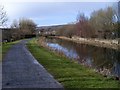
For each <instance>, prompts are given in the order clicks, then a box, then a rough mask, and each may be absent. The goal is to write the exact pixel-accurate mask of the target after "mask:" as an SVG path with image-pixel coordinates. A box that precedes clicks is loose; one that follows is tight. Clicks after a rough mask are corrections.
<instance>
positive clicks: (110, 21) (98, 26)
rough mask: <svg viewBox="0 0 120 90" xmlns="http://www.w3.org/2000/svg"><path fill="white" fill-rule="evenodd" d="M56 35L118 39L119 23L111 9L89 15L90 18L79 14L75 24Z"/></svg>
mask: <svg viewBox="0 0 120 90" xmlns="http://www.w3.org/2000/svg"><path fill="white" fill-rule="evenodd" d="M57 35H63V36H67V37H70V38H71V37H72V36H74V35H75V36H79V37H83V38H103V39H114V38H119V37H120V22H119V21H118V16H117V14H116V11H115V10H114V9H113V8H112V7H108V8H106V9H100V10H98V11H94V12H92V13H91V16H90V18H88V17H86V16H85V15H84V14H83V13H79V15H78V16H77V20H76V23H74V24H68V25H65V26H63V27H62V28H59V30H57Z"/></svg>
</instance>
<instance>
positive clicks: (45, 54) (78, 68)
mask: <svg viewBox="0 0 120 90" xmlns="http://www.w3.org/2000/svg"><path fill="white" fill-rule="evenodd" d="M27 46H28V48H29V50H30V51H31V52H32V54H33V56H34V57H35V58H36V59H37V60H38V61H39V62H40V63H41V64H42V65H43V66H44V67H45V68H46V69H47V71H48V72H49V73H51V74H52V75H53V76H54V78H55V79H56V80H58V81H59V82H60V83H61V84H62V85H63V86H64V87H65V88H120V81H116V80H113V79H112V78H106V77H103V76H102V75H100V74H98V73H96V72H94V71H93V70H92V69H89V68H86V67H84V66H82V65H80V64H78V63H76V62H73V61H72V60H69V59H67V58H65V57H61V56H59V55H58V54H55V53H53V52H51V51H49V50H47V49H46V48H43V47H41V46H38V44H37V42H36V39H33V40H31V41H30V42H29V43H28V44H27Z"/></svg>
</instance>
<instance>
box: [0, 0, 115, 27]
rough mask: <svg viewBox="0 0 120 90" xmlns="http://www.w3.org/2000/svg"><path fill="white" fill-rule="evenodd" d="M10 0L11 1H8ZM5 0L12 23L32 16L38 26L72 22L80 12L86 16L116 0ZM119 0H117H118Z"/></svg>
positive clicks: (5, 6)
mask: <svg viewBox="0 0 120 90" xmlns="http://www.w3.org/2000/svg"><path fill="white" fill-rule="evenodd" d="M8 1H9V2H8ZM8 1H7V0H3V1H2V5H4V8H5V10H6V11H7V14H8V18H9V22H8V24H9V25H10V24H11V22H12V21H13V20H14V19H19V18H22V17H26V18H30V19H32V20H33V21H34V22H35V23H37V25H38V26H45V25H47V26H48V25H57V24H66V23H71V22H74V21H75V20H76V17H77V15H78V13H84V14H85V15H86V16H88V17H89V16H90V14H91V12H93V11H94V10H98V9H100V8H106V7H108V6H113V5H114V4H113V1H114V2H115V0H106V2H104V0H100V1H99V0H98V1H97V2H95V1H94V0H93V1H94V2H88V1H87V0H85V1H84V2H83V0H81V2H78V1H80V0H74V2H71V1H70V2H63V1H62V2H59V1H60V0H58V2H53V1H54V0H51V1H49V2H47V0H44V2H42V1H36V0H34V1H31V0H29V1H27V0H25V1H24V0H21V1H19V2H18V1H15V0H12V1H11V2H10V0H8ZM101 1H102V2H101ZM116 1H117V0H116Z"/></svg>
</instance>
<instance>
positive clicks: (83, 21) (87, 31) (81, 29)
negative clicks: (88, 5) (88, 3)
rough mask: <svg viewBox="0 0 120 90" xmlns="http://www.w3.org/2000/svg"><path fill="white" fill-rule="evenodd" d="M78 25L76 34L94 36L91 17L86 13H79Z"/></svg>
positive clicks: (87, 36)
mask: <svg viewBox="0 0 120 90" xmlns="http://www.w3.org/2000/svg"><path fill="white" fill-rule="evenodd" d="M76 26H77V31H76V35H78V36H80V37H85V38H89V37H92V35H93V31H92V27H91V26H90V24H89V19H88V18H87V17H86V16H85V15H84V14H79V15H78V17H77V23H76Z"/></svg>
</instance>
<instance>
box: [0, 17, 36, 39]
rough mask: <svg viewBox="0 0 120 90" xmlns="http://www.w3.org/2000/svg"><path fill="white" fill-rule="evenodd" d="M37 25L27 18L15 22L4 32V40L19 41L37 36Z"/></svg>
mask: <svg viewBox="0 0 120 90" xmlns="http://www.w3.org/2000/svg"><path fill="white" fill-rule="evenodd" d="M35 29H36V24H35V23H34V22H33V21H32V20H31V19H27V18H21V19H19V20H18V21H17V20H14V21H13V23H12V24H11V27H10V28H9V29H3V30H2V39H3V40H7V41H12V40H19V39H23V38H29V37H33V36H35Z"/></svg>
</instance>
